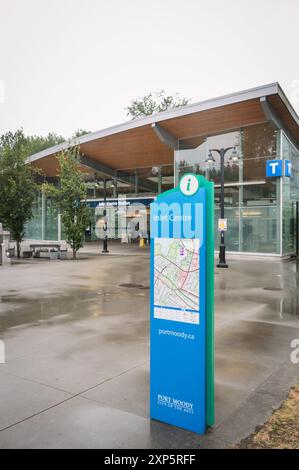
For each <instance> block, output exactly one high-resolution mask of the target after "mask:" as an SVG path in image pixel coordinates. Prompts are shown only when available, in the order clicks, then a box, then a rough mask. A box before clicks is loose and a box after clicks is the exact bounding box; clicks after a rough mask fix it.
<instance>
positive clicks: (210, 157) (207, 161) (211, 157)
mask: <svg viewBox="0 0 299 470" xmlns="http://www.w3.org/2000/svg"><path fill="white" fill-rule="evenodd" d="M215 161H216V160H215V158H214V157H213V155H212V152H211V150H209V154H208V157H207V158H206V163H215Z"/></svg>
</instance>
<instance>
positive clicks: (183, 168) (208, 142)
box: [175, 131, 241, 184]
mask: <svg viewBox="0 0 299 470" xmlns="http://www.w3.org/2000/svg"><path fill="white" fill-rule="evenodd" d="M240 139H241V134H240V131H236V132H228V133H226V134H219V135H215V136H209V137H198V138H192V139H184V140H181V141H180V142H179V151H176V152H175V167H176V168H175V171H176V183H177V184H178V182H179V180H180V178H181V176H182V175H183V174H184V173H195V174H197V175H204V176H205V177H206V178H207V179H209V180H211V181H214V182H215V183H219V182H220V156H219V155H218V153H217V152H212V155H213V157H214V159H215V162H213V163H207V162H206V160H207V158H208V154H209V151H210V150H212V149H220V148H222V147H223V148H228V147H236V150H237V152H238V153H239V154H240ZM232 152H233V150H230V151H228V152H227V153H226V154H225V158H224V178H225V182H226V183H229V182H238V181H239V172H240V166H239V164H236V163H234V162H232V161H231V160H230V157H231V155H232Z"/></svg>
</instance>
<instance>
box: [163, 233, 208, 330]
mask: <svg viewBox="0 0 299 470" xmlns="http://www.w3.org/2000/svg"><path fill="white" fill-rule="evenodd" d="M154 243H155V246H154V317H155V318H159V319H163V320H172V321H179V322H185V323H194V324H199V266H200V256H199V248H200V243H199V239H186V238H185V239H184V238H155V241H154Z"/></svg>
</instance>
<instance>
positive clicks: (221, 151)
mask: <svg viewBox="0 0 299 470" xmlns="http://www.w3.org/2000/svg"><path fill="white" fill-rule="evenodd" d="M229 150H233V153H232V155H231V157H230V160H231V161H233V162H237V161H239V156H238V154H237V151H236V147H227V148H221V149H210V150H209V155H208V158H207V159H206V163H215V161H216V160H215V158H214V157H213V153H212V152H216V153H218V155H220V173H221V175H220V218H221V219H224V157H225V155H226V153H227V152H229ZM217 267H218V268H228V265H227V264H226V259H225V242H224V230H221V234H220V247H219V263H218V264H217Z"/></svg>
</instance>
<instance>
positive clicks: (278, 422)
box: [235, 384, 299, 449]
mask: <svg viewBox="0 0 299 470" xmlns="http://www.w3.org/2000/svg"><path fill="white" fill-rule="evenodd" d="M235 447H236V448H237V449H299V384H298V385H296V386H295V387H293V388H291V390H290V392H289V395H288V397H287V399H286V400H285V401H284V402H283V403H282V405H281V407H280V408H279V409H278V410H276V411H274V413H273V414H272V416H271V417H270V418H269V420H268V421H267V422H266V423H265V424H264V425H263V426H260V427H259V428H257V429H256V431H255V432H254V433H253V434H251V436H249V437H247V438H246V439H243V440H242V441H241V442H240V443H239V444H237V446H235Z"/></svg>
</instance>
